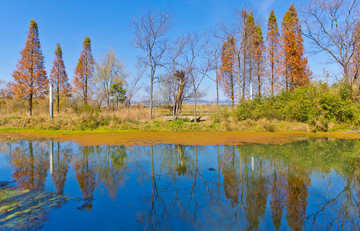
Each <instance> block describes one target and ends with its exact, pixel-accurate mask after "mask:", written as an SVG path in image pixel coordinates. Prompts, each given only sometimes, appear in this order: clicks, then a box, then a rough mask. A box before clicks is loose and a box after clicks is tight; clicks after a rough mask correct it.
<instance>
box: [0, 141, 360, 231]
mask: <svg viewBox="0 0 360 231" xmlns="http://www.w3.org/2000/svg"><path fill="white" fill-rule="evenodd" d="M50 147H53V149H51V150H50V152H49V142H47V141H41V142H40V141H37V142H27V141H20V142H18V143H13V144H11V145H9V144H8V143H0V153H4V154H5V155H7V156H8V160H9V164H10V165H11V166H12V169H11V171H12V178H13V179H14V180H16V188H11V190H14V189H17V190H18V191H19V192H24V191H23V190H28V191H26V192H27V193H30V192H31V193H32V194H31V195H43V198H46V199H43V200H42V201H43V202H44V203H43V207H44V208H46V209H44V210H41V209H40V210H39V213H38V214H40V215H39V216H40V217H43V218H44V219H38V220H37V221H36V222H35V221H34V220H33V221H31V222H30V223H32V224H35V223H36V225H35V226H34V225H33V226H27V227H32V228H34V229H35V228H36V227H40V228H41V227H42V223H44V222H50V221H49V220H48V216H49V215H48V214H49V211H50V210H51V209H54V208H59V209H60V208H61V207H63V206H64V205H65V204H66V206H70V205H69V203H67V201H68V199H67V197H66V195H70V196H71V195H72V193H73V191H76V190H77V189H76V188H74V187H69V188H66V187H65V186H66V185H67V180H68V178H69V177H70V178H71V179H73V178H74V179H75V180H76V181H77V184H78V186H77V187H78V189H80V191H81V195H82V200H81V202H74V203H72V204H71V206H74V205H76V206H75V208H79V209H81V210H85V211H89V212H91V213H96V211H94V210H92V208H93V207H94V206H98V207H102V206H105V204H106V203H105V201H106V200H107V199H110V200H112V201H113V204H114V205H116V206H120V204H121V203H123V202H124V201H125V202H126V201H132V202H131V203H135V204H134V205H133V208H131V209H132V211H133V212H132V213H130V212H129V208H127V209H125V210H124V209H123V210H113V208H112V207H111V208H110V207H109V208H107V209H108V210H109V211H112V213H113V214H115V215H116V214H117V213H119V214H118V215H119V216H125V215H126V216H129V220H131V219H130V218H131V217H133V218H135V219H136V223H135V224H133V225H132V226H131V227H132V228H141V229H146V230H158V229H166V230H171V229H209V228H210V229H226V230H237V229H254V230H257V229H274V230H280V229H281V228H282V229H293V230H303V229H305V230H306V229H315V228H320V229H346V230H352V229H356V228H357V227H359V220H360V211H359V210H360V209H359V208H360V206H359V202H360V170H359V169H360V141H357V140H346V141H345V140H331V139H308V140H304V141H299V142H294V143H290V144H286V145H261V144H247V145H241V146H208V147H200V146H183V145H178V144H175V145H172V144H166V145H155V146H143V147H142V146H131V147H130V146H129V147H127V146H113V145H109V146H76V145H74V144H72V143H54V144H53V146H51V145H50ZM51 153H52V156H51V158H50V156H49V155H50V154H51ZM50 166H51V169H50ZM50 170H51V171H50ZM49 174H51V177H50V175H49ZM47 176H49V177H47ZM49 178H50V179H52V182H47V181H46V179H49ZM314 182H315V183H314ZM49 184H53V187H54V189H55V192H54V193H53V194H51V192H48V191H47V190H46V188H47V185H49ZM120 188H121V190H120ZM0 190H4V189H1V188H0ZM7 190H9V188H7ZM104 190H105V191H107V195H104V194H103V193H102V192H103V191H104ZM128 190H132V191H131V192H130V193H129V192H128ZM99 191H100V192H101V194H100V193H98V192H99ZM33 193H35V194H33ZM3 195H5V194H3ZM9 195H10V194H9ZM26 195H28V196H26ZM19 198H20V197H9V198H5V197H2V198H1V200H0V224H1V222H4V221H5V220H4V219H5V218H6V217H9V211H8V210H5V209H4V208H8V207H6V206H9V203H10V202H11V203H13V201H14V200H18V199H19ZM22 198H28V199H26V200H34V199H31V198H33V197H31V196H30V194H24V196H23V197H22ZM94 199H96V204H94ZM47 200H49V201H56V203H48V204H47V203H45V201H47ZM23 204H24V203H23ZM25 204H26V203H25ZM30 204H31V203H30ZM4 206H5V207H4ZM25 207H26V206H25ZM18 209H19V208H17V210H18ZM124 211H125V212H124ZM78 212H80V213H83V212H82V211H78ZM85 213H86V212H85ZM10 215H11V214H10ZM65 215H66V214H64V216H65ZM27 216H28V215H27ZM28 221H30V220H28ZM7 222H8V220H7ZM13 222H14V221H13ZM16 222H17V221H16V220H15V223H16ZM99 222H101V221H99ZM115 222H119V221H114V223H115ZM15 223H12V224H15ZM8 224H9V223H8ZM27 224H28V223H27ZM24 227H25V226H24Z"/></svg>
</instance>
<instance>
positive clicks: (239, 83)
mask: <svg viewBox="0 0 360 231" xmlns="http://www.w3.org/2000/svg"><path fill="white" fill-rule="evenodd" d="M237 56H238V68H239V71H238V86H239V104H240V102H241V94H240V92H241V71H240V69H241V57H240V51H239V52H238V55H237Z"/></svg>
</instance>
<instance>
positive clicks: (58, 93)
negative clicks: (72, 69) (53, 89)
mask: <svg viewBox="0 0 360 231" xmlns="http://www.w3.org/2000/svg"><path fill="white" fill-rule="evenodd" d="M59 90H60V89H59V86H58V87H57V93H56V99H57V102H56V106H57V113H58V114H59V113H60V91H59Z"/></svg>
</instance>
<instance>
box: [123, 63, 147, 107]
mask: <svg viewBox="0 0 360 231" xmlns="http://www.w3.org/2000/svg"><path fill="white" fill-rule="evenodd" d="M135 68H136V73H135V74H131V75H130V76H129V78H131V79H130V80H128V81H127V82H126V86H127V87H126V88H127V97H126V106H127V107H130V105H131V103H132V101H133V99H134V97H135V93H136V92H138V91H139V90H140V89H141V87H142V86H141V85H139V82H140V80H141V79H142V78H143V76H144V73H145V71H146V68H145V66H144V65H143V63H142V62H141V60H140V59H138V61H137V63H136V65H135Z"/></svg>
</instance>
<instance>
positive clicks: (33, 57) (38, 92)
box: [11, 20, 48, 116]
mask: <svg viewBox="0 0 360 231" xmlns="http://www.w3.org/2000/svg"><path fill="white" fill-rule="evenodd" d="M20 54H21V58H20V61H19V62H18V64H17V65H16V70H15V71H14V72H13V74H12V76H13V78H14V81H13V82H12V84H11V88H12V91H13V93H14V95H15V96H18V97H22V98H25V99H27V100H28V102H29V116H32V106H33V99H34V98H36V97H41V96H44V95H45V94H46V93H47V92H48V79H47V77H46V71H45V67H44V56H43V55H42V52H41V48H40V39H39V30H38V26H37V23H36V22H35V20H31V21H30V27H29V31H28V35H27V40H26V44H25V48H24V50H22V51H21V52H20Z"/></svg>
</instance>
